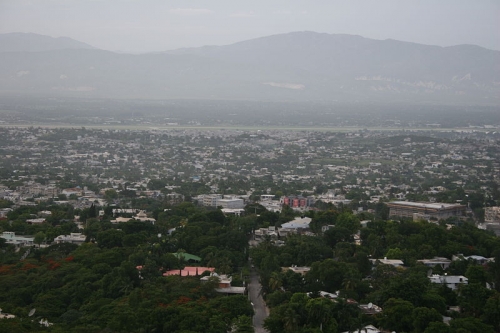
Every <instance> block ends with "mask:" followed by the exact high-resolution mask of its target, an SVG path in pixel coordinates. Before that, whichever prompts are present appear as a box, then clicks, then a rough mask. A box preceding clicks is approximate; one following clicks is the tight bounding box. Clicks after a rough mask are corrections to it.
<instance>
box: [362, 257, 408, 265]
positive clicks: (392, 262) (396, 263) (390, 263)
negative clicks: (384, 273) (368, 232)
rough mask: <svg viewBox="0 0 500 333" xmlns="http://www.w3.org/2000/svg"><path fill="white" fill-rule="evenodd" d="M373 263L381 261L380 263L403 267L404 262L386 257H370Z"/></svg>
mask: <svg viewBox="0 0 500 333" xmlns="http://www.w3.org/2000/svg"><path fill="white" fill-rule="evenodd" d="M370 261H371V262H372V264H373V265H375V264H377V263H379V264H384V265H392V266H394V267H401V266H403V265H404V262H403V261H402V260H399V259H387V258H385V257H384V259H370Z"/></svg>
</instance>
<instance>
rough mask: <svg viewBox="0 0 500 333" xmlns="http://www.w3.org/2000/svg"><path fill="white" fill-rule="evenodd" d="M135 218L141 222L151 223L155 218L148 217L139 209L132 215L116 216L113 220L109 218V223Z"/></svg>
mask: <svg viewBox="0 0 500 333" xmlns="http://www.w3.org/2000/svg"><path fill="white" fill-rule="evenodd" d="M132 219H134V220H136V221H141V222H150V223H152V224H155V222H156V220H155V219H154V218H152V217H148V215H147V214H146V212H145V211H143V210H141V211H139V213H137V215H135V216H134V217H117V218H116V219H114V220H111V223H123V222H128V221H130V220H132Z"/></svg>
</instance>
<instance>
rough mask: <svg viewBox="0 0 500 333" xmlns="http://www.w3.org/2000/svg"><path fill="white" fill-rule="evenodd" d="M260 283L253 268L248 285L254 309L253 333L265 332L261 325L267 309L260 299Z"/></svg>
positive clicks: (266, 314)
mask: <svg viewBox="0 0 500 333" xmlns="http://www.w3.org/2000/svg"><path fill="white" fill-rule="evenodd" d="M260 288H261V285H260V283H259V275H258V274H257V271H256V270H255V268H253V269H252V272H251V273H250V285H249V292H248V294H249V295H250V301H251V302H252V303H253V307H254V310H255V315H254V317H253V327H254V328H255V333H265V332H267V331H266V330H265V329H264V328H263V327H262V325H263V324H264V319H266V318H267V316H268V312H269V309H268V308H267V306H266V303H265V302H264V300H263V299H262V296H261V295H259V292H260Z"/></svg>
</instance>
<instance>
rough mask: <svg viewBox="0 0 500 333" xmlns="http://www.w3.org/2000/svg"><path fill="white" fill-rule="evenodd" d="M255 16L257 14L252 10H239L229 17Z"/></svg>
mask: <svg viewBox="0 0 500 333" xmlns="http://www.w3.org/2000/svg"><path fill="white" fill-rule="evenodd" d="M253 16H255V12H254V11H252V10H251V11H248V12H243V11H238V12H234V13H231V14H229V17H253Z"/></svg>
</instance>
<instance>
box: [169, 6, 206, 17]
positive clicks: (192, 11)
mask: <svg viewBox="0 0 500 333" xmlns="http://www.w3.org/2000/svg"><path fill="white" fill-rule="evenodd" d="M169 12H170V13H171V14H176V15H182V16H196V15H210V14H213V13H214V11H213V10H210V9H206V8H174V9H170V10H169Z"/></svg>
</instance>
